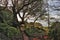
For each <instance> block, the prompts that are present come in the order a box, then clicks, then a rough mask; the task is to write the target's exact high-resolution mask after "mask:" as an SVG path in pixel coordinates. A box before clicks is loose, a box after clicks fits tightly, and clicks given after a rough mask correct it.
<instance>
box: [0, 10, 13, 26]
mask: <svg viewBox="0 0 60 40" xmlns="http://www.w3.org/2000/svg"><path fill="white" fill-rule="evenodd" d="M0 17H1V18H2V20H3V22H4V23H7V24H9V25H12V23H11V22H12V20H13V14H12V12H11V11H9V10H8V9H6V10H2V11H0Z"/></svg>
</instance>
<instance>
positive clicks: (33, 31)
mask: <svg viewBox="0 0 60 40" xmlns="http://www.w3.org/2000/svg"><path fill="white" fill-rule="evenodd" d="M26 33H27V34H28V35H30V36H32V37H36V36H40V35H44V33H45V31H44V30H43V29H38V28H35V27H32V28H28V29H26Z"/></svg>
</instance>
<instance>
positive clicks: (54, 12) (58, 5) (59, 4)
mask: <svg viewBox="0 0 60 40" xmlns="http://www.w3.org/2000/svg"><path fill="white" fill-rule="evenodd" d="M48 5H49V11H48V12H49V14H50V17H54V18H56V19H59V18H60V16H58V15H57V14H59V15H60V11H57V10H54V9H60V1H59V0H53V1H52V0H49V1H48ZM54 6H55V7H54ZM51 21H54V20H51ZM28 22H34V20H28ZM36 22H39V23H41V24H42V25H43V26H44V27H47V26H48V22H47V21H43V20H39V21H36Z"/></svg>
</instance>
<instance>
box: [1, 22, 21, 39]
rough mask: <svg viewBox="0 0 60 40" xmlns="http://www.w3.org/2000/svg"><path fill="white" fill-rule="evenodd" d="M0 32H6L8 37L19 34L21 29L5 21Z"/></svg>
mask: <svg viewBox="0 0 60 40" xmlns="http://www.w3.org/2000/svg"><path fill="white" fill-rule="evenodd" d="M0 32H2V33H4V34H5V35H6V36H8V37H10V38H11V37H13V36H16V35H18V34H19V32H20V31H19V30H18V29H16V28H14V27H11V26H9V25H7V24H5V23H1V24H0Z"/></svg>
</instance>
